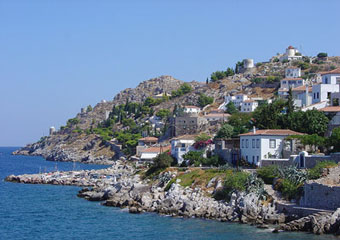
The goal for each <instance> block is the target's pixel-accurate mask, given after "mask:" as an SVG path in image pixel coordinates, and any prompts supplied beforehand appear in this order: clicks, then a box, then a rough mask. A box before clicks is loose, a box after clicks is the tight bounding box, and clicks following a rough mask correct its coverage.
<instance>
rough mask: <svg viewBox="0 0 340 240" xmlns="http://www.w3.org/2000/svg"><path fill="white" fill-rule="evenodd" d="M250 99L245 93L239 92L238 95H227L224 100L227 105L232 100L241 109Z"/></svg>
mask: <svg viewBox="0 0 340 240" xmlns="http://www.w3.org/2000/svg"><path fill="white" fill-rule="evenodd" d="M248 99H249V98H248V96H247V95H245V94H237V95H236V96H226V97H225V99H224V102H225V106H226V105H227V104H228V103H229V102H232V103H233V104H234V105H235V107H236V108H238V109H240V108H241V105H242V104H243V102H244V101H245V100H248Z"/></svg>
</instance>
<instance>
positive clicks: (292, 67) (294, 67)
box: [286, 66, 300, 69]
mask: <svg viewBox="0 0 340 240" xmlns="http://www.w3.org/2000/svg"><path fill="white" fill-rule="evenodd" d="M286 69H300V68H299V67H296V66H289V67H287V68H286Z"/></svg>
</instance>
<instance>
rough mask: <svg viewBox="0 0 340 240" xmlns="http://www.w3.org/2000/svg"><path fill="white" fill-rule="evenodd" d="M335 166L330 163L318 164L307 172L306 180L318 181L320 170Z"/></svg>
mask: <svg viewBox="0 0 340 240" xmlns="http://www.w3.org/2000/svg"><path fill="white" fill-rule="evenodd" d="M336 166H337V164H336V163H335V162H332V161H323V162H318V163H317V164H316V165H315V167H313V168H311V169H309V170H308V179H318V178H320V177H321V174H322V169H324V168H332V167H336Z"/></svg>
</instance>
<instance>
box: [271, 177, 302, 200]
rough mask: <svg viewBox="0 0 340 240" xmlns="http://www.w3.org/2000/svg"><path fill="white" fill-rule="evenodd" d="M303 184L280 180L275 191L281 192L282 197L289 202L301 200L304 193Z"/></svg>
mask: <svg viewBox="0 0 340 240" xmlns="http://www.w3.org/2000/svg"><path fill="white" fill-rule="evenodd" d="M302 186H303V183H300V184H295V183H293V182H292V181H290V180H288V179H279V180H278V181H277V183H276V185H275V189H276V190H278V191H279V192H281V194H282V197H283V198H285V199H287V200H292V199H299V198H300V197H301V195H302V191H303V187H302Z"/></svg>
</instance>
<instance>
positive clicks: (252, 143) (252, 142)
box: [251, 139, 255, 148]
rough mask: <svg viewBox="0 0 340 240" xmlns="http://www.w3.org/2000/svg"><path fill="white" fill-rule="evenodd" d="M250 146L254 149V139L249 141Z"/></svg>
mask: <svg viewBox="0 0 340 240" xmlns="http://www.w3.org/2000/svg"><path fill="white" fill-rule="evenodd" d="M251 145H252V146H251V147H252V148H255V139H253V140H252V141H251Z"/></svg>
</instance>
